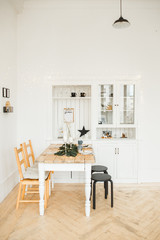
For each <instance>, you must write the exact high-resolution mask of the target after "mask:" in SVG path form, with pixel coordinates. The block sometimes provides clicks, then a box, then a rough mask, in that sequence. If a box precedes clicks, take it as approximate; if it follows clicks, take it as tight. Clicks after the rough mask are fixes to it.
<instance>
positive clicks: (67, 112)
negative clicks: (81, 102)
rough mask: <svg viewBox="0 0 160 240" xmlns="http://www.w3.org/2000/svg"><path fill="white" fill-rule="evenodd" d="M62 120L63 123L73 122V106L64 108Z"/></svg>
mask: <svg viewBox="0 0 160 240" xmlns="http://www.w3.org/2000/svg"><path fill="white" fill-rule="evenodd" d="M64 122H65V123H73V122H74V108H64Z"/></svg>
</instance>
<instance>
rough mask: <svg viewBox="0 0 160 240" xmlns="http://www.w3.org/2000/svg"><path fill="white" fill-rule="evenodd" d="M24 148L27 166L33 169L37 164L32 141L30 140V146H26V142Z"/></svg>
mask: <svg viewBox="0 0 160 240" xmlns="http://www.w3.org/2000/svg"><path fill="white" fill-rule="evenodd" d="M23 148H24V152H25V158H26V162H27V166H28V167H31V166H33V165H34V163H35V156H34V152H33V147H32V143H31V140H29V143H28V144H26V143H25V142H24V143H23ZM30 159H31V160H32V163H31V162H30Z"/></svg>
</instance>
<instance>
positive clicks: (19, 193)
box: [16, 182, 22, 209]
mask: <svg viewBox="0 0 160 240" xmlns="http://www.w3.org/2000/svg"><path fill="white" fill-rule="evenodd" d="M21 189H22V183H21V182H20V183H19V190H18V196H17V204H16V209H18V207H19V200H20V197H21Z"/></svg>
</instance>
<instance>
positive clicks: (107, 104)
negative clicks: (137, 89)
mask: <svg viewBox="0 0 160 240" xmlns="http://www.w3.org/2000/svg"><path fill="white" fill-rule="evenodd" d="M114 98H115V89H114V85H113V84H105V85H99V116H98V122H99V124H105V125H113V124H114V123H115V109H114Z"/></svg>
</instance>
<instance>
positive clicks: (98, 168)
mask: <svg viewBox="0 0 160 240" xmlns="http://www.w3.org/2000/svg"><path fill="white" fill-rule="evenodd" d="M107 170H108V168H107V167H105V166H102V165H93V166H92V172H105V171H107Z"/></svg>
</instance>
